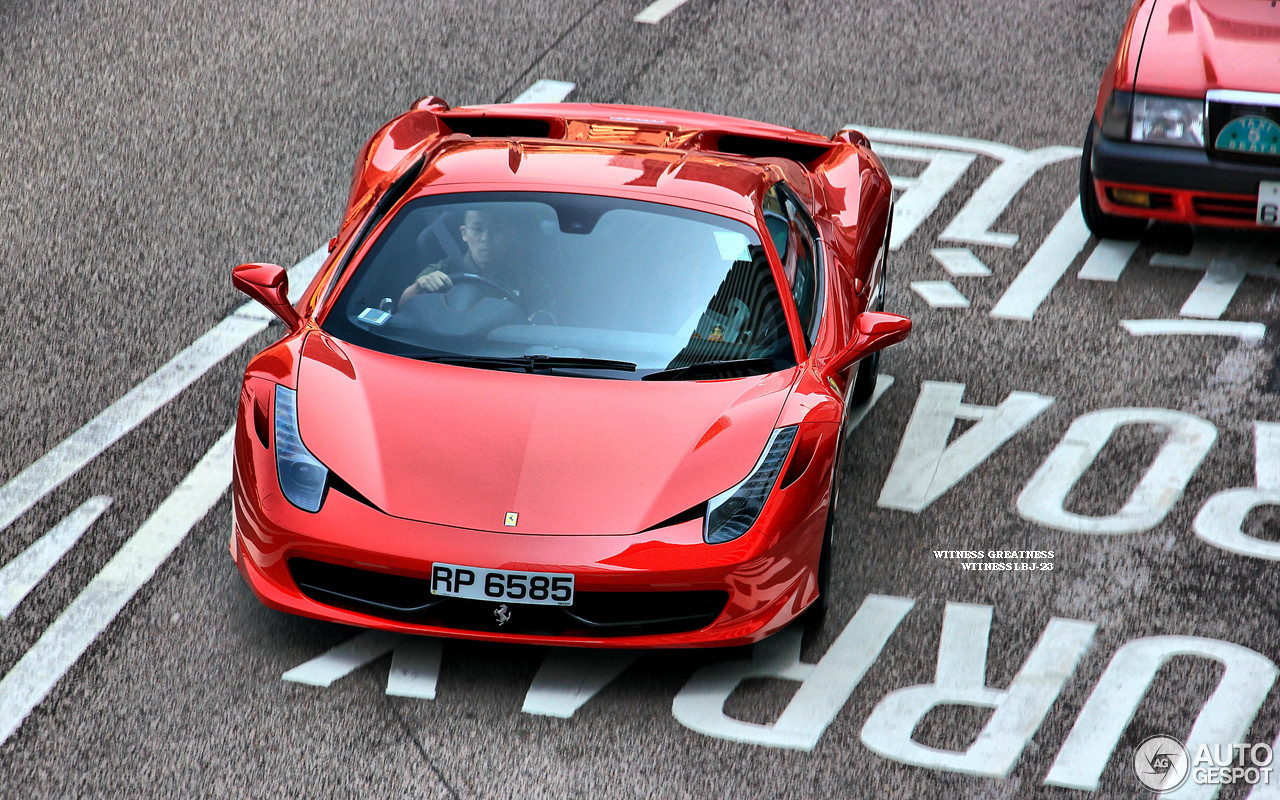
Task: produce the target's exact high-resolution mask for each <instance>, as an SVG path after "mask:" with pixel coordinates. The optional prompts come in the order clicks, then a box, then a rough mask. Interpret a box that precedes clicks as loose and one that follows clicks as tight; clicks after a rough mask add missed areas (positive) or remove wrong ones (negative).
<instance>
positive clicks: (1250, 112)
mask: <svg viewBox="0 0 1280 800" xmlns="http://www.w3.org/2000/svg"><path fill="white" fill-rule="evenodd" d="M1247 116H1254V117H1266V118H1267V119H1270V120H1271V121H1272V122H1275V123H1276V124H1278V125H1280V106H1262V105H1247V104H1244V103H1215V102H1213V101H1210V102H1209V119H1208V120H1207V122H1208V130H1207V131H1206V134H1207V135H1206V137H1205V143H1206V144H1207V145H1208V148H1209V152H1210V153H1211V154H1212V155H1214V156H1216V157H1218V158H1224V159H1230V160H1233V161H1248V162H1250V163H1253V164H1280V157H1276V156H1257V155H1249V154H1248V153H1237V152H1234V151H1231V150H1219V149H1218V148H1217V147H1215V146H1214V143H1215V142H1217V141H1218V134H1219V133H1221V132H1222V129H1223V128H1225V127H1226V126H1227V123H1229V122H1231V120H1233V119H1235V118H1237V117H1247Z"/></svg>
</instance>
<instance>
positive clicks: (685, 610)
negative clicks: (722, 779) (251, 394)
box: [230, 425, 830, 648]
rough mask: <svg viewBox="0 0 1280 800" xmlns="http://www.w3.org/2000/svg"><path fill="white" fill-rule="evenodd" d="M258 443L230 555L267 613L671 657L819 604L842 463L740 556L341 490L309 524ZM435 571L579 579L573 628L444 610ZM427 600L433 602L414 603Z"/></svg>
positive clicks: (687, 532) (695, 528)
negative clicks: (435, 512) (503, 522)
mask: <svg viewBox="0 0 1280 800" xmlns="http://www.w3.org/2000/svg"><path fill="white" fill-rule="evenodd" d="M245 428H246V426H244V425H241V426H240V430H239V431H238V432H237V437H236V438H237V442H236V449H237V452H236V459H235V475H234V481H233V492H232V496H233V504H234V524H233V531H232V535H231V542H230V550H231V554H232V557H233V558H234V560H235V562H236V566H237V567H238V568H239V570H240V572H241V574H242V575H243V576H244V579H245V581H246V582H247V583H248V584H249V586H250V587H251V588H252V589H253V591H254V593H255V594H256V595H257V596H258V598H259V599H260V600H261V601H262V602H263V603H264V604H265V605H267V606H269V607H271V608H275V609H278V610H280V611H285V612H288V613H292V614H298V615H301V616H306V617H313V618H316V619H323V620H328V621H331V622H338V623H343V624H347V625H355V626H359V627H365V628H378V629H383V630H389V631H398V632H403V633H410V634H427V635H433V636H444V637H451V638H458V639H473V640H484V641H501V642H511V643H526V644H553V645H571V646H580V647H617V648H621V647H634V648H667V647H694V646H735V645H744V644H749V643H752V642H756V641H759V640H760V639H763V638H764V637H766V636H768V635H770V634H772V633H774V632H776V631H778V630H780V629H781V628H783V627H785V626H786V625H787V624H789V623H790V622H791V621H793V620H794V619H795V618H796V617H797V616H798V615H799V614H800V612H802V611H803V610H804V608H805V607H807V606H808V605H809V604H810V603H811V602H813V600H814V599H815V598H816V597H817V577H816V566H817V563H818V557H819V552H820V549H821V542H822V534H823V527H824V524H825V511H826V495H825V491H826V489H825V485H824V483H823V481H822V478H823V472H824V470H825V471H826V472H827V474H828V475H829V470H830V464H829V463H827V464H825V465H820V464H817V463H814V464H810V465H809V467H808V468H807V469H805V471H804V474H803V475H801V476H800V478H799V479H798V480H796V481H795V483H794V484H792V485H791V486H789V487H786V488H784V489H780V490H778V492H777V494H779V495H785V494H792V493H794V496H793V497H792V498H787V497H775V498H773V500H771V502H770V504H769V506H766V509H765V513H764V514H762V516H761V519H760V520H759V521H758V522H757V525H756V527H755V528H753V529H752V530H751V531H749V532H748V533H747V534H746V535H744V536H743V537H741V538H740V539H738V540H735V541H733V542H729V543H726V544H721V545H708V544H706V543H704V542H703V540H702V522H701V520H692V521H690V522H685V523H681V524H676V525H672V526H669V527H665V528H660V529H656V530H651V531H646V532H643V533H639V534H632V535H600V536H548V535H532V534H514V533H499V532H488V531H476V530H465V529H458V528H449V527H445V526H440V525H432V524H428V523H422V522H415V521H412V520H405V519H400V518H396V517H390V516H387V515H385V514H383V513H381V512H379V511H378V510H377V509H374V508H372V507H370V506H368V505H366V504H364V503H362V502H360V501H358V500H356V499H353V498H352V497H349V496H347V495H345V494H342V493H341V492H339V491H336V490H334V489H332V488H331V489H330V490H329V492H328V495H327V497H326V499H325V501H324V505H323V506H322V508H321V510H320V512H319V513H317V514H310V513H307V512H304V511H301V510H299V509H297V508H295V507H294V506H292V505H291V504H290V503H289V502H288V501H287V500H286V499H285V498H284V497H282V496H281V495H280V493H279V488H278V485H277V484H276V481H275V475H274V470H273V469H272V463H271V460H270V451H268V450H267V449H266V448H264V447H262V446H261V445H260V443H259V442H258V441H257V440H256V439H253V438H252V436H251V435H248V434H246V433H245V432H244V431H245ZM802 497H803V498H806V502H795V500H796V499H798V498H802ZM775 500H780V501H781V502H774V501H775ZM435 562H442V563H449V564H463V565H467V566H472V567H477V568H480V569H503V570H522V571H529V572H572V573H573V574H574V582H575V607H574V608H573V609H571V610H572V611H573V612H574V613H573V614H570V615H565V614H560V613H558V611H557V609H555V608H554V607H547V606H521V605H515V604H511V605H509V607H508V611H509V613H510V615H511V616H510V618H509V619H508V620H507V621H505V622H503V623H501V624H500V623H499V622H498V619H497V615H495V613H494V612H495V611H496V610H497V607H498V605H499V604H498V603H488V602H482V601H467V600H449V601H445V602H443V603H438V602H434V601H435V600H436V598H434V596H432V595H430V593H429V588H428V587H429V583H428V581H429V578H430V575H431V567H432V564H433V563H435ZM317 565H319V566H317ZM317 576H319V577H317ZM415 593H416V594H418V595H419V596H420V598H421V602H417V603H415V602H413V601H412V600H411V599H410V600H409V601H406V600H405V598H412V596H413V595H414V594H415ZM388 598H391V600H388ZM413 606H417V607H416V608H414V607H413ZM628 614H631V615H632V616H631V617H628V616H627V615H628ZM699 615H702V616H701V618H699ZM673 618H682V619H680V620H676V621H674V622H673V621H672V620H673ZM629 619H630V620H632V622H633V623H634V624H629V623H628V620H629ZM689 625H694V626H696V627H692V628H689V627H688V626H689Z"/></svg>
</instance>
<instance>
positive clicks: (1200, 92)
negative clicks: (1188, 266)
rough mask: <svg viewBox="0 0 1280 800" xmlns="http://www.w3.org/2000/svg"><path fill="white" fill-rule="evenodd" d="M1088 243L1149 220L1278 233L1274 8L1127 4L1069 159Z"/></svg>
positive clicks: (1278, 83) (1247, 0) (1169, 1)
mask: <svg viewBox="0 0 1280 800" xmlns="http://www.w3.org/2000/svg"><path fill="white" fill-rule="evenodd" d="M1080 207H1081V210H1082V211H1083V212H1084V219H1085V222H1086V223H1087V224H1088V226H1089V229H1090V230H1091V231H1093V233H1094V234H1096V235H1097V236H1099V237H1112V238H1123V239H1129V238H1137V237H1138V236H1139V235H1141V233H1142V232H1143V230H1144V229H1145V228H1146V227H1147V222H1148V221H1149V220H1163V221H1165V222H1175V223H1183V224H1194V225H1214V226H1221V227H1232V228H1259V227H1261V228H1268V227H1270V228H1276V229H1280V5H1277V4H1276V3H1275V2H1272V0H1137V2H1135V3H1134V4H1133V8H1132V10H1131V11H1130V12H1129V19H1128V21H1127V22H1126V24H1125V27H1124V33H1123V34H1122V35H1121V37H1120V45H1119V47H1117V48H1116V52H1115V55H1113V56H1112V57H1111V63H1110V64H1109V65H1108V66H1107V71H1106V73H1105V74H1104V75H1103V77H1102V86H1101V88H1099V90H1098V102H1097V106H1096V108H1095V109H1094V114H1093V122H1092V123H1091V124H1090V126H1089V133H1088V135H1087V136H1086V138H1085V142H1084V155H1083V157H1082V158H1081V161H1080Z"/></svg>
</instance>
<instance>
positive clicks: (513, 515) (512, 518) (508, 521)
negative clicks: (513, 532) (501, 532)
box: [502, 511, 520, 528]
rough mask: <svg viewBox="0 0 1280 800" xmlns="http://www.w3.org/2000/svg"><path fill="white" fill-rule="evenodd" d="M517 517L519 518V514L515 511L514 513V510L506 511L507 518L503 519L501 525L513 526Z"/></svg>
mask: <svg viewBox="0 0 1280 800" xmlns="http://www.w3.org/2000/svg"><path fill="white" fill-rule="evenodd" d="M519 519H520V515H519V514H517V513H516V512H514V511H508V512H507V518H506V519H505V520H503V522H502V524H503V525H506V526H507V527H508V528H514V527H515V526H516V522H517V521H518V520H519Z"/></svg>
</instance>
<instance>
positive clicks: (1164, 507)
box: [1017, 408, 1218, 534]
mask: <svg viewBox="0 0 1280 800" xmlns="http://www.w3.org/2000/svg"><path fill="white" fill-rule="evenodd" d="M1126 425H1146V426H1150V427H1151V428H1152V429H1153V430H1156V431H1164V432H1166V433H1167V435H1166V438H1165V441H1164V443H1163V444H1162V445H1161V446H1160V451H1159V452H1158V453H1156V456H1155V458H1154V459H1153V460H1152V462H1151V464H1150V466H1148V467H1147V469H1146V471H1145V472H1144V473H1143V475H1142V479H1141V480H1139V481H1138V485H1137V486H1136V487H1135V488H1134V490H1133V492H1132V493H1131V494H1130V495H1129V497H1128V498H1127V499H1126V500H1125V503H1124V506H1123V507H1122V508H1121V509H1120V510H1119V511H1117V512H1115V513H1114V514H1109V515H1107V516H1101V517H1095V516H1090V515H1087V514H1075V513H1072V512H1070V511H1067V510H1066V507H1065V505H1066V501H1067V496H1068V495H1070V494H1071V490H1072V489H1073V488H1075V485H1076V483H1077V482H1078V481H1079V480H1080V478H1082V477H1083V476H1084V474H1085V473H1086V472H1088V470H1089V468H1090V467H1091V466H1093V462H1094V461H1095V460H1096V459H1097V457H1098V454H1099V453H1101V452H1102V449H1103V447H1105V446H1106V444H1107V442H1108V441H1110V439H1111V437H1112V436H1113V435H1114V434H1115V432H1116V431H1117V430H1119V429H1120V428H1122V427H1124V426H1126ZM1217 439H1218V429H1217V428H1216V427H1214V425H1213V423H1211V422H1209V421H1208V420H1205V419H1201V418H1200V417H1197V416H1195V415H1194V414H1188V413H1186V412H1185V411H1172V410H1170V409H1166V408H1108V409H1103V410H1101V411H1091V412H1089V413H1088V414H1083V415H1081V416H1080V417H1078V418H1076V420H1075V421H1074V422H1072V423H1071V427H1070V428H1068V429H1067V432H1066V433H1065V434H1064V435H1063V437H1062V441H1061V442H1059V443H1058V446H1057V447H1055V448H1054V449H1053V452H1052V453H1050V454H1049V457H1048V458H1046V459H1045V461H1044V463H1043V464H1041V465H1040V468H1039V469H1037V470H1036V473H1035V475H1033V476H1031V480H1030V481H1028V482H1027V485H1026V487H1025V488H1024V489H1023V490H1022V493H1021V494H1019V495H1018V501H1017V508H1018V514H1020V515H1021V516H1022V517H1023V519H1027V520H1030V521H1032V522H1035V523H1036V524H1038V525H1044V526H1045V527H1048V528H1054V529H1056V530H1060V531H1068V532H1070V533H1086V534H1126V533H1141V532H1142V531H1149V530H1151V529H1152V528H1154V527H1156V526H1157V525H1159V524H1160V523H1161V522H1163V521H1164V518H1165V517H1166V516H1167V515H1168V514H1169V512H1170V511H1171V510H1173V506H1174V504H1175V503H1177V502H1178V500H1179V499H1180V498H1181V497H1182V492H1183V490H1184V489H1185V488H1186V486H1187V484H1188V483H1189V482H1190V481H1191V477H1192V476H1193V475H1195V473H1196V470H1198V469H1199V468H1200V464H1201V463H1202V462H1203V461H1204V458H1205V456H1207V455H1208V454H1209V450H1210V448H1212V447H1213V443H1214V442H1215V441H1217Z"/></svg>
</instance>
